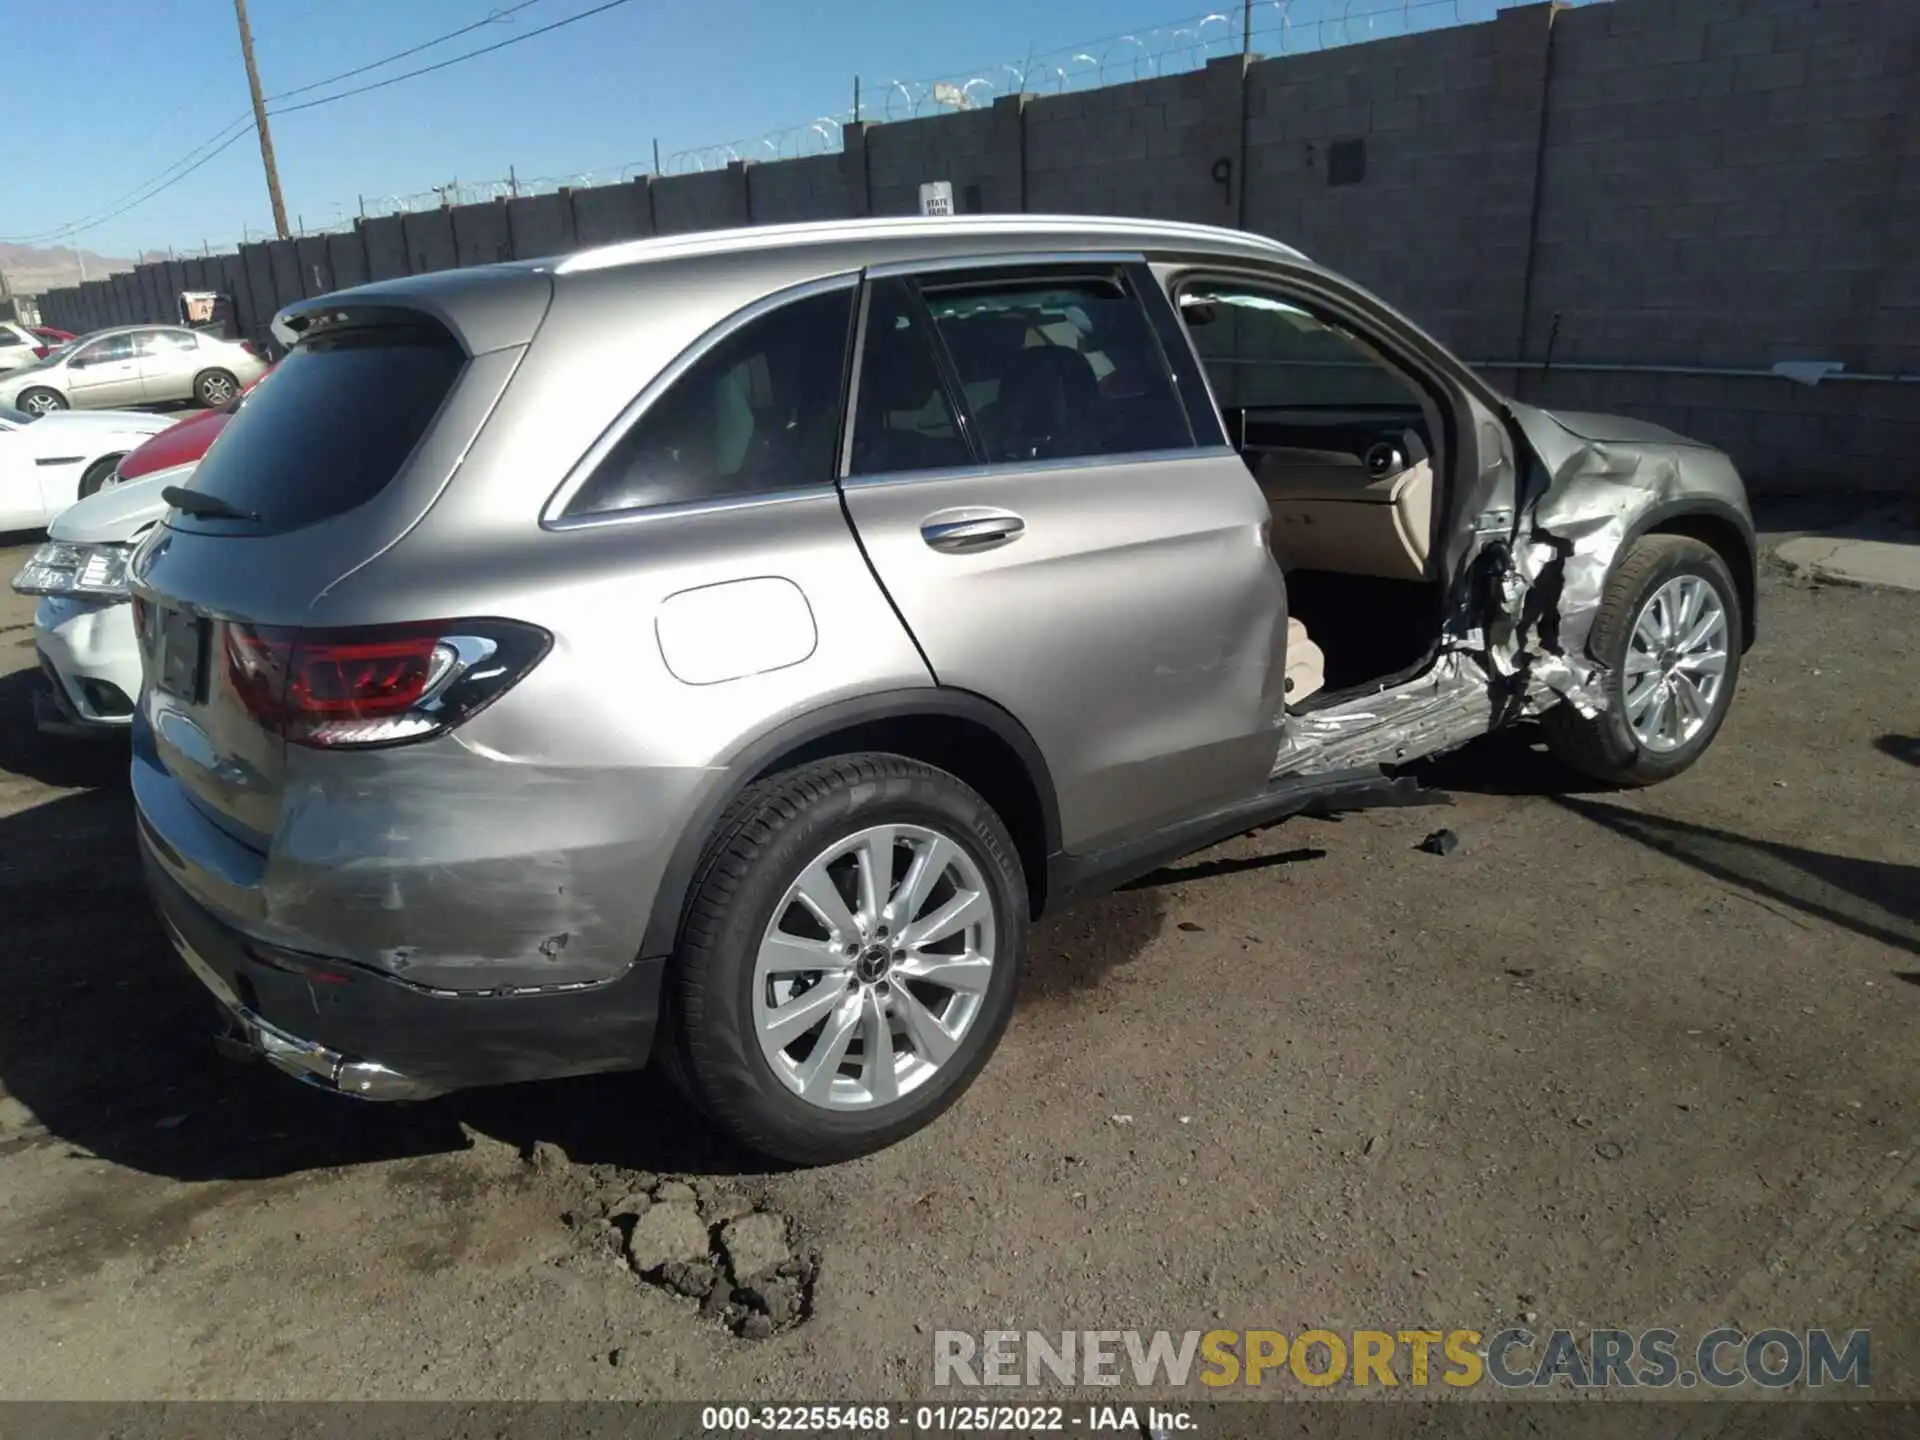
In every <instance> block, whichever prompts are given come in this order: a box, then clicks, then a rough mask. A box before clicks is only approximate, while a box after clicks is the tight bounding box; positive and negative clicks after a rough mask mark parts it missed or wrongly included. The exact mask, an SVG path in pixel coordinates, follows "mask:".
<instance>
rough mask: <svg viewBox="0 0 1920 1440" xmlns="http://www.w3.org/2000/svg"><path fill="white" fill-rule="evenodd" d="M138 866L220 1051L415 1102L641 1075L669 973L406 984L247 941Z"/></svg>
mask: <svg viewBox="0 0 1920 1440" xmlns="http://www.w3.org/2000/svg"><path fill="white" fill-rule="evenodd" d="M139 828H140V849H141V860H142V862H143V866H144V868H145V871H146V876H147V884H148V887H149V888H150V889H151V891H152V893H153V896H154V899H155V902H156V903H157V905H158V906H159V910H160V914H161V918H162V920H163V922H164V923H165V926H166V930H167V934H168V936H169V937H170V938H171V939H172V941H173V944H174V948H175V949H176V950H177V951H178V952H179V954H180V957H181V959H182V960H183V961H184V962H185V963H186V965H187V968H188V969H189V970H190V971H191V972H192V973H193V975H194V976H195V978H196V979H198V980H199V981H200V983H201V984H202V985H203V986H205V987H206V989H207V991H208V993H209V994H210V995H212V996H213V998H214V1000H215V1001H216V1002H217V1003H218V1004H219V1005H220V1007H221V1008H222V1009H223V1010H224V1011H225V1012H226V1014H227V1016H228V1017H229V1019H230V1020H231V1022H232V1023H231V1027H230V1030H229V1033H228V1035H227V1036H226V1037H224V1042H225V1043H224V1046H223V1048H227V1049H229V1050H243V1051H245V1052H246V1053H248V1054H251V1055H254V1056H257V1057H258V1058H260V1059H263V1060H265V1061H267V1062H268V1063H269V1064H271V1065H273V1066H274V1067H275V1068H276V1069H279V1070H281V1071H284V1072H285V1073H287V1074H289V1075H292V1076H294V1077H295V1078H297V1079H300V1080H303V1081H305V1082H307V1083H309V1084H313V1085H318V1086H320V1087H322V1088H323V1089H328V1090H332V1091H335V1092H337V1093H339V1094H343V1095H351V1096H354V1097H356V1098H359V1099H365V1100H421V1099H426V1098H429V1097H431V1096H434V1095H442V1094H446V1093H448V1092H449V1091H454V1090H464V1089H470V1088H473V1087H477V1086H484V1085H503V1084H512V1083H516V1082H520V1081H527V1080H544V1079H553V1078H557V1077H559V1076H564V1075H582V1074H591V1073H595V1072H599V1071H608V1070H629V1069H638V1068H639V1067H641V1066H642V1065H644V1064H645V1063H646V1061H647V1059H648V1056H649V1053H650V1051H651V1049H652V1044H653V1035H654V1030H655V1026H656V1022H657V1018H658V1011H659V997H660V982H661V974H662V971H663V969H664V963H665V962H664V961H660V960H653V961H640V962H637V963H636V964H635V965H633V966H632V967H631V968H630V969H628V970H627V971H625V972H624V973H623V974H621V975H619V976H617V977H616V978H614V979H612V980H610V981H606V982H604V983H601V984H594V985H581V986H573V987H568V988H564V989H555V990H543V991H533V992H521V993H506V994H474V993H453V992H448V991H441V990H431V989H427V988H424V987H420V986H416V985H411V984H408V983H406V982H404V981H401V980H397V979H395V978H393V977H391V976H386V975H382V974H379V973H377V972H375V971H372V970H369V969H366V968H365V967H362V966H358V965H354V964H351V963H349V962H346V961H341V960H336V959H333V958H331V957H328V956H321V955H310V954H301V953H298V952H294V951H290V950H284V949H280V948H278V947H275V946H271V945H267V944H264V943H262V942H260V941H257V940H254V939H251V938H250V937H248V936H246V935H244V934H243V933H242V932H241V931H239V930H237V929H235V928H234V927H233V926H231V925H229V924H227V923H226V922H225V921H224V920H223V919H221V918H220V917H218V916H216V915H215V914H214V913H213V912H212V911H210V910H208V909H207V908H206V907H205V906H203V905H201V904H200V903H199V902H198V901H196V900H195V899H194V898H193V897H192V896H190V895H188V894H187V892H186V891H185V890H183V889H182V888H181V887H180V886H179V884H177V883H176V882H175V881H174V880H173V879H172V878H171V877H170V876H169V875H167V874H166V872H165V870H164V868H163V866H162V865H161V864H160V863H159V861H158V859H157V857H156V856H155V854H154V850H155V847H156V846H159V847H164V846H165V844H166V842H165V841H164V840H163V839H161V838H159V837H158V836H157V835H155V834H154V833H153V831H152V829H151V828H150V827H149V825H148V824H147V823H146V821H145V817H144V816H142V817H141V823H140V827H139Z"/></svg>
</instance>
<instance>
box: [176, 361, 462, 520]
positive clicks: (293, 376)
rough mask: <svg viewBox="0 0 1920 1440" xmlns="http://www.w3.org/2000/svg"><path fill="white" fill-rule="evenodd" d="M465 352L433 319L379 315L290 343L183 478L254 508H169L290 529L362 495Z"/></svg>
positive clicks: (384, 472) (445, 386)
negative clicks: (227, 512) (389, 321)
mask: <svg viewBox="0 0 1920 1440" xmlns="http://www.w3.org/2000/svg"><path fill="white" fill-rule="evenodd" d="M465 364H466V356H465V354H464V353H463V352H462V351H461V349H460V347H459V346H458V345H456V344H455V343H454V341H453V339H452V337H451V336H449V335H448V334H447V333H446V332H445V331H444V330H441V329H439V328H438V327H436V326H432V325H417V326H416V325H378V326H368V327H364V328H361V329H357V330H343V331H340V332H339V333H337V334H332V335H320V336H316V337H314V338H313V339H311V340H308V341H306V342H304V343H303V344H300V345H298V346H296V347H295V348H294V349H293V351H292V352H291V353H290V354H289V355H288V356H287V357H286V359H284V360H282V361H281V362H280V363H279V364H278V365H277V366H275V367H274V371H273V383H272V384H271V385H263V386H261V387H260V388H259V390H258V391H257V392H256V393H255V394H253V395H252V396H251V397H250V398H249V400H248V402H247V403H246V404H245V405H243V406H241V407H240V409H239V411H238V412H237V413H236V414H235V415H234V417H233V419H232V420H231V421H230V422H228V424H227V427H226V428H225V429H224V430H223V431H221V433H220V442H219V444H217V445H215V446H214V447H213V448H212V449H211V450H209V451H208V452H207V457H206V459H204V460H202V461H201V462H200V466H199V468H198V469H197V470H195V471H194V473H193V479H192V481H191V482H190V485H189V488H190V489H193V490H196V491H199V492H201V493H202V494H206V495H211V496H216V497H218V498H219V499H221V500H224V501H226V502H227V503H228V504H229V505H231V506H233V507H234V508H235V509H236V510H240V511H245V512H248V513H250V514H252V515H255V516H258V517H259V518H258V520H223V519H214V518H208V517H205V516H200V517H195V516H190V515H185V514H176V515H175V516H174V517H173V519H172V521H171V523H172V524H173V525H175V526H176V527H178V528H181V529H186V530H202V529H206V530H214V531H219V532H222V533H228V534H247V535H260V534H271V533H274V532H278V531H283V530H296V529H298V528H300V527H301V526H303V525H312V524H315V523H317V522H319V521H321V520H328V519H331V518H332V517H333V516H335V515H342V514H345V513H346V512H347V511H349V510H352V509H353V508H355V507H356V506H359V505H364V504H365V503H366V502H367V501H369V500H371V499H372V498H373V497H374V496H375V495H378V494H379V493H380V492H381V491H382V490H384V489H385V488H386V487H387V485H388V484H389V483H390V482H391V481H392V480H393V478H394V477H395V476H396V475H398V474H399V473H400V469H401V467H402V466H403V465H405V463H406V461H407V457H408V456H409V455H411V454H412V453H413V449H414V447H415V446H416V445H418V444H419V443H420V438H421V437H422V436H423V435H425V434H426V432H427V428H428V426H430V425H431V424H432V423H433V417H434V415H435V414H436V413H438V411H439V409H440V406H441V403H442V402H443V401H444V400H445V399H446V398H447V395H448V393H449V392H450V391H451V390H452V389H453V384H454V381H455V380H456V379H458V378H459V375H460V370H461V367H462V366H464V365H465Z"/></svg>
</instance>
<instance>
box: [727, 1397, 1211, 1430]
mask: <svg viewBox="0 0 1920 1440" xmlns="http://www.w3.org/2000/svg"><path fill="white" fill-rule="evenodd" d="M1192 1427H1193V1417H1192V1416H1191V1415H1189V1414H1187V1413H1185V1412H1184V1411H1181V1410H1178V1409H1170V1410H1166V1411H1162V1410H1160V1409H1157V1408H1154V1407H1144V1408H1143V1407H1140V1406H1135V1405H1075V1406H1066V1405H966V1404H961V1405H916V1406H913V1407H911V1408H909V1407H907V1406H904V1405H903V1406H898V1407H895V1406H889V1405H709V1406H705V1407H703V1408H702V1410H701V1412H700V1428H701V1430H702V1431H703V1432H704V1433H706V1434H709V1435H725V1434H740V1433H747V1432H764V1433H768V1434H778V1433H801V1434H819V1433H823V1432H836V1431H837V1432H841V1433H844V1434H849V1435H879V1434H884V1433H886V1432H887V1431H889V1430H893V1429H896V1428H897V1429H900V1430H913V1431H917V1432H922V1433H935V1434H938V1433H941V1432H946V1433H950V1434H974V1435H980V1434H986V1435H993V1434H1017V1435H1033V1434H1038V1433H1041V1432H1045V1431H1067V1430H1083V1431H1088V1432H1091V1433H1096V1434H1098V1433H1102V1432H1123V1433H1127V1434H1133V1435H1138V1434H1141V1433H1142V1432H1143V1430H1144V1431H1145V1432H1146V1433H1149V1434H1163V1433H1167V1432H1171V1431H1184V1430H1189V1429H1191V1428H1192Z"/></svg>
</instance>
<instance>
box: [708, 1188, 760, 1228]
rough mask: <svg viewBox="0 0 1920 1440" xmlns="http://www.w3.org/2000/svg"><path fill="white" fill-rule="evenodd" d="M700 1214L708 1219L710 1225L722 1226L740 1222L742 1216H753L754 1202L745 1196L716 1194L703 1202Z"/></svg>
mask: <svg viewBox="0 0 1920 1440" xmlns="http://www.w3.org/2000/svg"><path fill="white" fill-rule="evenodd" d="M700 1213H701V1214H702V1215H704V1216H706V1217H707V1223H708V1224H709V1225H720V1224H724V1223H725V1222H726V1221H728V1220H738V1219H739V1218H740V1217H741V1216H742V1215H751V1214H752V1213H753V1202H752V1201H751V1200H749V1199H747V1197H746V1196H744V1195H728V1194H725V1193H722V1192H715V1193H714V1194H711V1195H709V1196H708V1197H707V1198H706V1199H705V1200H704V1201H702V1202H701V1205H700Z"/></svg>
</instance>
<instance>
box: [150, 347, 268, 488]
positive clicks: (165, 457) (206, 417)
mask: <svg viewBox="0 0 1920 1440" xmlns="http://www.w3.org/2000/svg"><path fill="white" fill-rule="evenodd" d="M272 373H273V371H272V370H268V371H267V374H266V375H262V376H261V377H260V378H259V379H258V380H256V381H254V382H253V384H251V385H249V386H248V387H247V388H246V389H245V390H242V391H241V392H240V393H239V394H238V395H236V396H234V397H233V399H231V400H229V401H228V402H227V403H226V404H225V405H222V406H221V407H220V408H219V409H218V410H202V411H201V412H200V413H199V414H198V415H189V416H188V417H187V418H186V419H184V420H182V421H181V422H180V423H179V424H178V425H175V426H173V427H172V428H171V429H168V430H162V431H161V432H160V433H159V434H158V435H156V436H154V437H153V438H152V439H151V440H149V441H147V443H146V444H144V445H141V446H139V447H138V448H136V449H134V450H130V451H128V452H127V455H126V458H124V459H123V460H121V462H120V468H119V478H120V480H121V482H122V483H125V482H126V481H128V480H138V479H139V478H140V477H141V476H142V475H151V474H152V473H153V472H154V471H156V470H171V469H172V468H173V467H174V466H176V465H190V464H192V463H193V462H194V461H196V460H198V459H199V458H200V457H201V456H202V455H204V454H206V453H207V450H208V448H209V447H210V446H211V445H212V444H213V442H214V441H215V440H217V439H218V438H219V436H220V432H221V431H222V430H224V429H226V428H227V421H229V420H231V419H232V418H233V416H234V413H235V412H236V411H237V410H239V408H240V407H241V406H242V405H243V404H245V403H246V399H247V396H249V395H251V394H252V393H253V392H254V391H255V390H256V389H257V388H259V387H260V386H261V385H264V384H265V383H266V380H267V375H271V374H272Z"/></svg>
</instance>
